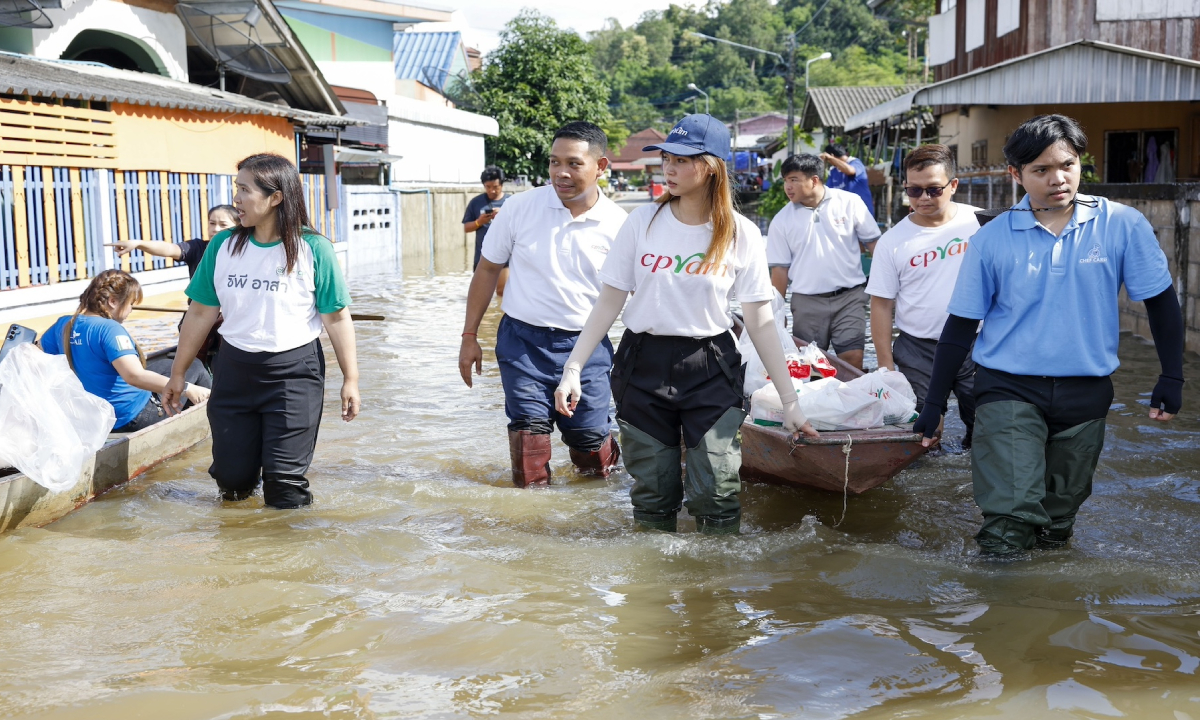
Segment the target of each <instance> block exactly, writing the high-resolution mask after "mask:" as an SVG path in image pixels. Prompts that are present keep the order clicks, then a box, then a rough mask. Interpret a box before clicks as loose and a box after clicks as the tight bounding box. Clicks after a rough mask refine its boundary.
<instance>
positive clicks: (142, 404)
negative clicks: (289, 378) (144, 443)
mask: <svg viewBox="0 0 1200 720" xmlns="http://www.w3.org/2000/svg"><path fill="white" fill-rule="evenodd" d="M141 301H142V287H141V285H140V284H139V283H138V281H137V280H136V279H134V277H133V276H132V275H130V274H129V273H127V272H124V271H122V270H105V271H104V272H102V273H100V274H99V275H97V276H96V277H94V278H92V281H91V283H89V284H88V287H87V289H86V290H84V291H83V295H81V296H80V297H79V309H77V310H76V311H75V314H74V315H65V316H63V317H61V318H59V319H58V320H57V321H56V322H55V323H54V324H53V325H51V326H50V329H49V330H47V331H46V333H45V334H44V335H43V336H42V342H41V345H42V350H44V351H45V352H47V353H50V354H51V355H64V354H65V355H66V356H67V362H68V363H69V364H70V365H71V369H72V370H74V371H75V374H76V375H77V376H78V377H79V381H80V382H82V383H83V387H84V389H86V390H87V391H88V392H90V393H91V394H93V395H95V396H97V397H100V398H103V399H105V400H107V401H108V402H109V404H111V405H112V406H113V410H114V411H115V412H116V415H117V423H116V426H115V427H114V430H113V432H133V431H135V430H141V429H142V428H145V427H149V426H150V425H153V424H154V423H156V422H158V421H159V420H162V419H163V418H165V417H166V415H167V414H166V413H165V412H164V411H163V407H162V403H161V402H160V400H159V398H158V397H157V396H156V393H161V392H162V391H163V389H164V388H166V386H167V380H168V378H167V377H166V376H164V375H161V374H159V373H157V372H154V371H153V370H149V369H147V368H146V360H145V357H144V356H143V355H142V352H141V350H140V349H139V348H138V346H137V343H136V342H134V340H133V337H131V336H130V334H129V332H128V331H127V330H126V329H125V328H124V327H122V325H121V323H123V322H124V321H125V318H127V317H129V313H130V312H132V311H133V306H134V304H135V303H139V302H141ZM68 337H69V338H70V342H64V340H65V339H66V338H68ZM211 384H212V378H211V377H210V376H209V374H208V371H207V370H205V369H204V366H203V365H201V364H200V363H199V361H193V362H192V364H191V367H189V368H188V373H187V384H186V386H185V390H184V394H185V395H186V396H187V399H188V400H189V401H190V402H192V403H193V404H198V403H202V402H204V401H205V400H207V399H208V388H209V387H210V386H211Z"/></svg>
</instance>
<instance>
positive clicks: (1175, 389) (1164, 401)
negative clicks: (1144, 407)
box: [1150, 375, 1183, 422]
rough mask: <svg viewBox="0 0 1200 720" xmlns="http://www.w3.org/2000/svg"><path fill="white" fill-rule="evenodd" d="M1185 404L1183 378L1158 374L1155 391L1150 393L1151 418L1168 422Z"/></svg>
mask: <svg viewBox="0 0 1200 720" xmlns="http://www.w3.org/2000/svg"><path fill="white" fill-rule="evenodd" d="M1182 406H1183V380H1181V379H1179V378H1173V377H1167V376H1166V375H1159V376H1158V383H1157V384H1156V385H1155V386H1154V392H1152V393H1150V419H1151V420H1158V421H1159V422H1166V421H1168V420H1170V419H1171V418H1173V417H1175V415H1176V414H1177V413H1178V412H1179V409H1180V408H1181V407H1182Z"/></svg>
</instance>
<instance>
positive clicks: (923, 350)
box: [892, 331, 975, 447]
mask: <svg viewBox="0 0 1200 720" xmlns="http://www.w3.org/2000/svg"><path fill="white" fill-rule="evenodd" d="M937 344H938V341H937V340H931V339H927V338H919V337H916V336H914V335H909V334H908V333H906V332H903V331H902V332H901V333H900V335H899V336H898V337H897V338H896V341H895V342H893V343H892V360H894V361H895V362H896V368H897V369H898V370H899V371H900V372H902V373H904V377H905V379H906V380H908V384H909V385H912V389H913V394H915V395H916V396H917V408H916V410H917V412H921V408H922V407H924V406H925V396H926V395H928V394H929V381H930V380H931V379H932V377H933V355H934V353H935V352H936V351H937ZM972 347H974V345H972ZM974 388H975V361H973V360H972V359H971V357H970V353H968V354H967V359H966V360H964V361H963V364H962V367H960V368H959V369H958V375H956V376H955V377H954V383H953V384H952V385H951V386H950V389H951V390H953V391H954V397H956V398H958V416H959V417H960V418H962V421H963V424H964V425H966V426H967V434H966V436H965V438H964V442H963V446H964V447H966V446H968V445H970V439H971V436H972V434H973V432H974V429H975V390H974Z"/></svg>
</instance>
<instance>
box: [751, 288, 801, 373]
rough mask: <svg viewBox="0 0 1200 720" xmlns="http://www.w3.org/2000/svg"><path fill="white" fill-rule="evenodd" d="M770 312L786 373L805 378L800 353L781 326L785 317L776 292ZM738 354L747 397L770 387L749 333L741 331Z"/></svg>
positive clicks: (782, 305)
mask: <svg viewBox="0 0 1200 720" xmlns="http://www.w3.org/2000/svg"><path fill="white" fill-rule="evenodd" d="M771 312H772V313H774V315H775V331H776V333H777V334H778V335H779V345H780V348H781V349H782V350H783V359H784V360H785V361H787V364H788V371H789V372H790V373H791V375H792V377H793V378H796V379H801V377H807V371H806V370H803V369H802V364H801V363H800V362H799V361H800V353H799V351H797V350H796V343H795V342H794V341H793V340H792V334H791V333H790V332H788V329H787V328H786V327H784V325H783V323H784V321H785V319H786V317H787V316H786V315H784V302H783V296H782V295H780V294H779V291H778V290H776V291H775V297H774V298H772V299H771ZM738 353H739V354H741V356H742V362H744V363H746V380H745V383H744V385H743V390H744V392H745V394H746V395H747V396H750V397H753V396H754V393H755V392H757V391H758V390H759V389H761V388H762V387H764V386H766V385H770V384H771V381H770V378H769V376H768V374H767V368H766V367H765V366H764V365H763V364H762V358H760V357H759V356H758V349H757V348H755V347H754V342H753V341H751V340H750V333H748V332H745V331H743V332H742V336H741V337H740V338H738ZM802 372H804V373H805V374H804V375H803V376H801V375H800V373H802ZM776 397H778V395H776Z"/></svg>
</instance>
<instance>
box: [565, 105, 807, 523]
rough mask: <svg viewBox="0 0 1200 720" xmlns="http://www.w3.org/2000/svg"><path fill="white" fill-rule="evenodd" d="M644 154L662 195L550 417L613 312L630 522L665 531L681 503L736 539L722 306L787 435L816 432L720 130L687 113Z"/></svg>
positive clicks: (618, 251) (730, 376)
mask: <svg viewBox="0 0 1200 720" xmlns="http://www.w3.org/2000/svg"><path fill="white" fill-rule="evenodd" d="M644 150H659V151H661V152H662V158H663V175H664V176H665V178H666V181H667V192H666V193H664V194H663V196H662V197H661V198H659V200H658V201H657V202H656V203H655V204H653V205H647V206H645V207H641V208H638V209H637V210H635V211H633V213H631V214H630V216H629V219H628V220H627V221H626V222H625V224H624V225H623V226H622V228H621V230H620V232H619V233H618V234H617V237H616V239H615V240H614V241H613V244H612V248H611V250H610V251H609V253H608V257H607V259H606V260H605V261H604V266H603V267H602V268H601V270H600V280H601V282H602V283H603V285H602V288H601V291H600V298H599V300H598V301H597V303H596V306H595V308H594V309H593V310H592V312H591V315H590V316H589V317H588V320H587V324H586V325H585V326H584V328H583V332H582V333H581V334H580V336H579V340H578V342H577V343H576V345H575V349H574V351H573V352H572V353H571V356H570V358H569V359H568V360H567V363H566V365H565V367H564V370H563V377H562V381H561V383H560V384H559V386H558V390H557V391H556V392H555V403H556V406H557V410H558V412H560V413H563V414H566V415H568V416H569V415H570V414H571V413H572V412H573V411H574V408H575V405H576V403H577V402H578V400H579V396H580V386H579V373H580V368H582V367H583V364H584V363H585V362H587V359H588V358H589V357H591V353H592V351H593V349H594V348H595V347H596V344H597V343H599V342H600V340H601V339H602V338H604V337H605V336H606V335H607V334H608V330H609V328H610V327H612V324H613V322H614V321H615V320H616V318H617V315H618V314H620V313H621V310H622V308H624V310H625V312H624V316H623V320H624V323H625V326H626V328H627V329H626V331H625V335H624V336H623V337H622V338H621V345H620V348H619V349H618V351H617V354H616V358H615V363H614V368H613V378H612V391H613V398H614V399H615V400H616V403H617V424H618V425H619V426H620V428H621V449H622V455H623V456H624V459H625V468H626V469H627V470H628V471H629V473H630V475H632V476H633V479H634V485H633V489H632V490H631V491H630V498H631V500H632V501H633V517H634V520H635V521H636V522H637V523H638V525H640V526H642V527H646V528H651V529H657V530H666V531H674V530H675V519H676V515H677V514H678V512H679V509H680V507H681V505H685V504H686V506H687V509H688V512H689V513H690V514H691V515H692V517H694V518H695V519H696V526H697V528H698V529H699V530H700V531H701V532H704V533H710V534H730V533H736V532H738V529H739V527H740V523H741V505H740V503H739V501H738V492H739V491H740V490H741V482H740V480H739V479H738V470H739V469H740V467H741V446H740V445H739V442H738V429H739V428H740V426H741V424H742V420H743V419H745V415H746V414H745V411H744V410H743V405H744V397H743V391H742V379H743V372H744V371H743V369H742V359H741V356H740V355H739V354H738V351H737V345H736V342H735V341H734V339H733V335H732V334H731V333H730V332H729V330H730V328H731V327H732V326H733V320H732V317H731V314H730V308H729V301H730V297H731V296H732V295H736V296H737V297H738V299H739V300H740V301H741V303H742V312H743V314H744V316H745V321H746V330H747V332H749V334H750V339H751V340H752V341H753V342H754V346H755V348H756V349H757V350H758V352H759V354H760V355H761V356H762V360H763V364H764V365H765V366H766V368H767V370H768V372H769V373H770V374H771V377H772V378H773V379H774V382H775V386H776V388H777V389H778V390H779V394H780V397H781V398H783V400H784V413H785V421H784V427H785V428H786V429H787V430H789V431H791V432H804V433H805V434H808V435H816V431H815V430H813V428H812V426H811V425H810V424H809V423H808V422H807V420H806V419H805V418H804V415H803V413H801V412H800V409H799V407H798V403H797V402H796V392H795V389H794V388H793V387H792V384H791V378H790V376H789V375H788V371H787V365H786V363H785V361H784V358H783V351H782V348H781V347H780V345H779V340H778V338H777V337H776V330H775V321H774V318H773V316H772V311H771V303H770V301H771V298H772V295H773V294H774V289H773V288H772V287H771V281H770V276H769V274H768V271H767V257H766V246H765V243H764V242H763V238H762V235H761V234H760V233H759V231H758V228H757V227H755V225H754V224H753V223H751V222H750V221H749V220H747V219H746V218H745V217H743V216H742V215H740V214H738V213H737V212H735V211H734V209H733V195H732V193H731V191H730V187H729V176H728V173H727V170H726V167H725V160H724V158H726V157H727V156H728V155H729V130H728V129H727V128H726V127H725V125H724V123H722V122H721V121H719V120H717V119H716V118H714V117H712V116H711V115H689V116H687V117H685V118H684V119H683V120H680V121H679V123H678V124H677V125H675V127H674V128H673V129H672V130H671V132H670V133H669V134H668V135H667V138H666V140H665V141H664V142H661V143H659V144H657V145H651V146H649V147H646V148H644ZM631 292H632V293H634V294H633V297H632V299H630V300H629V304H628V306H626V303H625V301H626V299H627V298H628V297H629V294H630V293H631ZM681 436H682V438H683V446H681V445H680V437H681ZM683 447H686V448H687V460H688V462H687V476H686V478H685V477H684V476H683V472H682V470H681V468H680V462H681V455H682V450H683ZM685 496H686V498H687V501H686V503H684V497H685Z"/></svg>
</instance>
